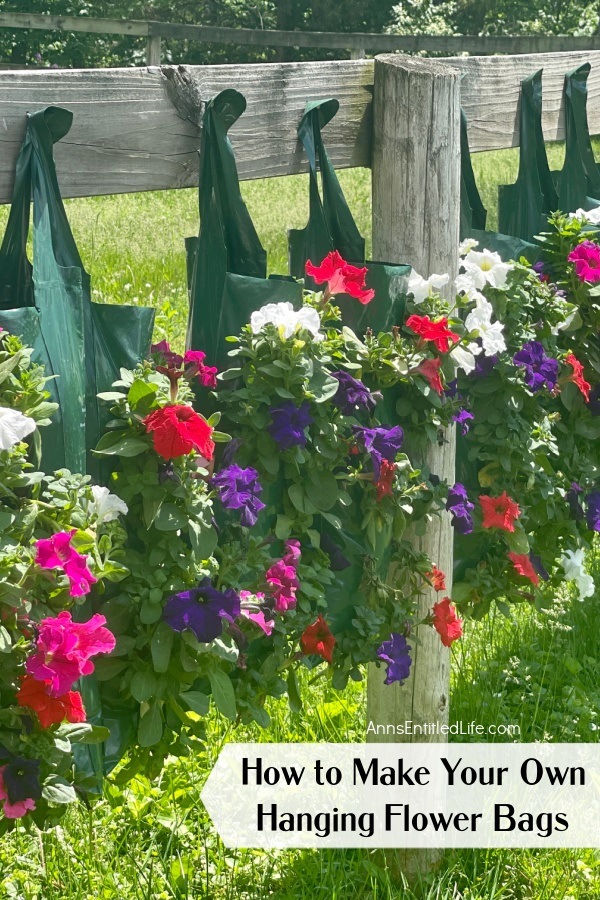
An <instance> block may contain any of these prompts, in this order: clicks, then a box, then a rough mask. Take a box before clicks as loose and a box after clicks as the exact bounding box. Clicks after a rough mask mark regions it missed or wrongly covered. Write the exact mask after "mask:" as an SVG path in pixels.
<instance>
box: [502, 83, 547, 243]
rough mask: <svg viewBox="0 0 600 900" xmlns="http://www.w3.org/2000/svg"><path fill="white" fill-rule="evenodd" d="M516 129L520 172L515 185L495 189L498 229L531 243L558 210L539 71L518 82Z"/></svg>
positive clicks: (505, 185) (504, 185)
mask: <svg viewBox="0 0 600 900" xmlns="http://www.w3.org/2000/svg"><path fill="white" fill-rule="evenodd" d="M519 129H520V138H519V141H520V142H519V172H518V175H517V180H516V182H515V183H514V184H503V185H500V187H499V188H498V227H499V231H500V232H501V233H502V234H508V235H512V236H514V237H518V238H521V239H522V240H524V241H531V240H533V238H534V237H535V235H537V234H540V232H541V231H543V230H545V228H546V225H547V217H548V215H549V214H550V213H552V212H555V211H556V210H557V209H558V194H557V192H556V187H555V184H554V180H553V178H552V175H551V172H550V167H549V165H548V157H547V155H546V146H545V144H544V134H543V131H542V70H541V69H540V70H539V71H538V72H535V73H534V74H533V75H531V76H530V77H529V78H525V79H524V80H523V81H522V82H521V104H520V109H519Z"/></svg>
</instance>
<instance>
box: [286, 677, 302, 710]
mask: <svg viewBox="0 0 600 900" xmlns="http://www.w3.org/2000/svg"><path fill="white" fill-rule="evenodd" d="M287 694H288V701H289V704H290V709H291V711H292V712H294V713H299V712H302V697H301V696H300V689H299V687H298V676H297V675H296V673H295V672H294V671H293V670H290V672H289V674H288V677H287Z"/></svg>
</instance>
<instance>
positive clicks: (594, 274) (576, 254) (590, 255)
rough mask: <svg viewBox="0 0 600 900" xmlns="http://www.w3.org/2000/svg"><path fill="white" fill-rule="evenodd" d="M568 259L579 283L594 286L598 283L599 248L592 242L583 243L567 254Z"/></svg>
mask: <svg viewBox="0 0 600 900" xmlns="http://www.w3.org/2000/svg"><path fill="white" fill-rule="evenodd" d="M568 259H569V261H570V262H572V263H573V264H574V266H575V272H576V274H577V277H578V278H579V280H580V281H588V282H590V283H591V284H595V283H596V282H597V281H600V246H599V245H598V244H595V243H594V242H593V241H583V243H581V244H578V246H577V247H575V248H574V249H573V250H571V252H570V253H569V256H568Z"/></svg>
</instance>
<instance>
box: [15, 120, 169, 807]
mask: <svg viewBox="0 0 600 900" xmlns="http://www.w3.org/2000/svg"><path fill="white" fill-rule="evenodd" d="M72 120H73V115H72V113H71V112H69V111H68V110H66V109H61V108H59V107H48V108H47V109H44V110H41V111H39V112H36V113H33V114H30V115H28V116H27V126H26V132H25V139H24V141H23V145H22V148H21V151H20V153H19V157H18V159H17V165H16V173H15V185H14V192H13V202H12V205H11V209H10V215H9V220H8V224H7V228H6V233H5V236H4V240H3V243H2V246H1V247H0V325H1V326H2V327H3V328H6V329H7V330H8V331H11V332H13V333H14V334H18V335H19V336H20V337H21V338H22V339H23V340H24V341H25V342H26V343H27V344H29V345H31V346H32V347H33V349H34V359H35V360H36V361H37V362H39V363H42V364H43V365H44V366H45V367H46V370H47V372H48V374H49V375H51V376H52V375H53V376H55V377H54V378H53V379H52V380H50V381H49V382H48V390H49V391H50V392H51V394H52V399H53V400H54V401H55V402H56V403H57V404H58V411H57V413H56V414H55V416H54V417H53V421H52V424H51V425H50V426H49V427H48V428H45V429H44V433H43V435H42V467H43V469H44V471H47V472H52V471H55V470H56V469H59V468H64V467H66V468H68V469H70V470H71V471H72V472H82V473H85V472H87V473H88V474H90V475H91V476H92V479H93V480H94V481H99V480H101V475H102V471H101V468H100V465H99V463H98V461H97V460H96V458H95V457H93V456H92V454H91V450H92V449H93V448H94V447H95V446H96V444H97V443H98V440H99V439H100V437H101V434H102V432H103V429H104V426H105V424H106V421H107V419H108V416H109V414H108V411H107V409H106V405H105V404H101V403H100V401H99V400H98V398H97V394H98V393H99V392H101V391H105V390H107V389H108V388H109V387H110V386H111V384H112V383H113V381H114V380H115V379H116V378H117V377H118V375H119V370H120V368H121V367H126V368H131V367H132V366H134V365H136V363H137V362H139V361H140V359H142V358H143V357H144V356H145V355H147V353H148V351H149V348H150V341H151V337H152V327H153V323H154V311H153V310H150V309H139V308H137V307H124V306H109V305H103V304H98V303H92V302H91V293H90V278H89V275H88V274H87V272H86V271H85V269H84V267H83V263H82V261H81V258H80V256H79V253H78V251H77V247H76V245H75V241H74V239H73V235H72V232H71V228H70V226H69V222H68V219H67V216H66V212H65V208H64V205H63V202H62V199H61V196H60V189H59V186H58V181H57V177H56V170H55V166H54V159H53V145H54V144H55V143H56V142H57V141H59V140H60V139H61V138H62V137H64V136H65V135H66V134H67V133H68V132H69V129H70V127H71V123H72ZM32 204H33V264H32V263H31V262H30V261H29V259H28V257H27V236H28V231H29V223H30V213H31V205H32ZM93 612H94V610H93V608H92V603H91V601H89V600H88V601H87V602H86V603H85V604H83V605H78V606H76V607H75V608H74V616H75V617H76V618H78V619H79V620H80V621H81V620H86V619H87V618H89V617H90V616H91V615H92V614H93ZM80 690H81V693H82V695H83V699H84V704H85V707H86V712H87V714H88V721H90V722H92V723H94V724H104V723H105V720H104V718H103V709H102V697H101V690H100V686H99V684H98V683H97V681H96V680H95V678H94V677H93V676H92V677H89V676H88V677H86V678H85V679H83V680H82V682H81V685H80ZM120 706H121V715H122V717H123V719H124V720H125V719H126V720H128V721H129V722H130V721H131V717H132V710H131V709H130V708H127V709H126V711H123V710H124V708H125V707H126V706H127V704H123V703H121V704H120ZM111 721H112V720H111ZM120 735H121V732H120V731H117V730H114V731H113V734H112V735H111V742H112V744H113V746H117V745H121V749H120V752H119V753H113V758H111V759H107V758H106V756H105V753H104V750H103V748H102V746H83V745H77V746H76V747H75V758H76V764H77V766H78V768H79V770H80V771H81V772H83V773H85V774H86V775H88V776H90V779H91V780H93V781H95V783H96V789H98V787H99V782H100V780H101V778H102V774H103V772H104V771H108V770H109V769H110V768H112V767H113V766H114V765H115V763H116V762H117V761H118V759H117V757H119V756H120V755H122V752H123V750H124V747H125V745H124V743H123V741H121V740H120Z"/></svg>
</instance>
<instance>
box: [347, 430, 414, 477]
mask: <svg viewBox="0 0 600 900" xmlns="http://www.w3.org/2000/svg"><path fill="white" fill-rule="evenodd" d="M352 431H353V433H354V437H355V438H356V440H357V441H358V442H359V443H360V444H362V446H363V447H364V449H365V450H366V451H367V453H368V454H369V455H370V457H371V462H372V463H373V473H374V475H375V479H374V480H375V481H379V474H380V470H381V463H382V461H383V460H384V459H387V461H388V462H394V460H395V459H396V454H397V453H398V451H399V450H400V448H401V446H402V441H403V440H404V431H403V430H402V428H401V427H400V426H399V425H395V426H394V427H393V428H385V427H384V426H383V425H379V426H377V427H376V428H363V426H362V425H353V426H352Z"/></svg>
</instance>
